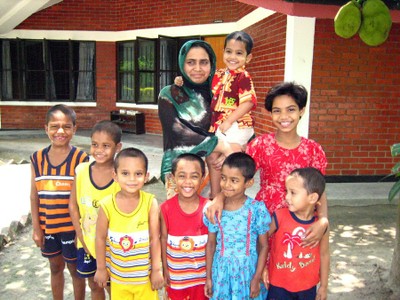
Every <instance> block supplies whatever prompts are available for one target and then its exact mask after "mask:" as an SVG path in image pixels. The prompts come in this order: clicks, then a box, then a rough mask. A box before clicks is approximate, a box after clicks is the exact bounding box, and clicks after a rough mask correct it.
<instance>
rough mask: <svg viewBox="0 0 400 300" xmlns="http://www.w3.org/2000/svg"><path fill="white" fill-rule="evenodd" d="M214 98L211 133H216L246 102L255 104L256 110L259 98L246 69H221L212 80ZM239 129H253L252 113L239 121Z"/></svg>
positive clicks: (212, 102)
mask: <svg viewBox="0 0 400 300" xmlns="http://www.w3.org/2000/svg"><path fill="white" fill-rule="evenodd" d="M211 87H212V93H213V95H214V96H213V98H212V101H211V110H212V119H211V127H210V132H215V131H216V130H217V128H218V126H219V125H221V124H222V123H223V122H224V121H225V120H226V119H227V118H228V116H229V115H230V114H231V113H232V112H233V111H235V109H236V108H238V106H239V105H240V104H242V103H244V102H247V101H251V102H253V108H252V110H254V109H255V108H256V106H257V97H256V92H255V90H254V84H253V80H252V79H251V77H250V74H249V73H248V72H247V71H246V70H245V67H242V68H239V69H237V70H229V69H227V68H226V69H219V70H217V71H216V72H215V75H214V78H213V80H212V84H211ZM237 122H238V125H239V128H251V127H253V125H254V120H253V117H252V116H251V111H250V112H248V113H246V114H245V115H244V116H242V117H241V118H239V119H238V120H237Z"/></svg>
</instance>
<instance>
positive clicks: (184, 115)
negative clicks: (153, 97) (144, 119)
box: [158, 40, 218, 198]
mask: <svg viewBox="0 0 400 300" xmlns="http://www.w3.org/2000/svg"><path fill="white" fill-rule="evenodd" d="M178 64H179V69H180V71H181V73H182V76H183V82H184V84H183V85H182V86H181V87H179V86H177V85H169V86H166V87H164V88H163V89H162V90H161V92H160V95H159V97H158V115H159V118H160V121H161V125H162V129H163V143H164V156H163V160H162V165H161V180H162V181H163V182H164V183H166V186H167V196H168V198H169V197H170V196H172V195H173V190H171V187H173V182H172V179H171V177H170V172H171V165H172V161H173V159H174V158H176V157H177V156H178V155H179V154H182V153H194V154H197V155H199V156H208V155H209V154H211V152H213V150H214V149H215V147H216V146H217V144H218V138H217V137H215V136H214V135H213V134H210V133H209V132H208V129H209V128H210V124H211V109H210V103H211V99H212V93H211V81H212V78H213V75H214V72H215V67H216V58H215V54H214V51H213V50H212V48H211V46H210V45H209V44H208V43H207V42H204V41H201V40H190V41H188V42H186V43H185V44H184V45H183V46H182V48H181V49H180V51H179V56H178Z"/></svg>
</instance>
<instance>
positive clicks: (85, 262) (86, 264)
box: [76, 248, 97, 278]
mask: <svg viewBox="0 0 400 300" xmlns="http://www.w3.org/2000/svg"><path fill="white" fill-rule="evenodd" d="M76 269H77V271H78V275H79V277H82V278H88V277H93V276H94V274H95V273H96V270H97V266H96V259H95V258H94V257H93V256H91V255H90V254H87V253H86V252H85V249H83V248H79V249H78V259H77V264H76Z"/></svg>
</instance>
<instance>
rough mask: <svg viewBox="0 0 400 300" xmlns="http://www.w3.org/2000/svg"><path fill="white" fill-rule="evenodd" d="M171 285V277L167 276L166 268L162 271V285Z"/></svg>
mask: <svg viewBox="0 0 400 300" xmlns="http://www.w3.org/2000/svg"><path fill="white" fill-rule="evenodd" d="M170 285H171V278H170V277H169V271H168V269H167V270H165V271H164V286H170Z"/></svg>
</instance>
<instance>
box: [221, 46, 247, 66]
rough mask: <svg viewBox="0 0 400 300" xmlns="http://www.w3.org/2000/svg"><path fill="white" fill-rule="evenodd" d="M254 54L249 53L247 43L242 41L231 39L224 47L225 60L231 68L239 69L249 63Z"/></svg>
mask: <svg viewBox="0 0 400 300" xmlns="http://www.w3.org/2000/svg"><path fill="white" fill-rule="evenodd" d="M251 58H252V54H249V55H247V52H246V45H245V43H243V42H242V41H237V40H233V39H232V40H229V41H228V42H227V43H226V46H225V49H224V55H223V60H224V63H225V65H226V67H227V68H228V69H229V70H237V69H239V68H241V67H243V66H244V65H245V64H246V63H249V62H250V60H251Z"/></svg>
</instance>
